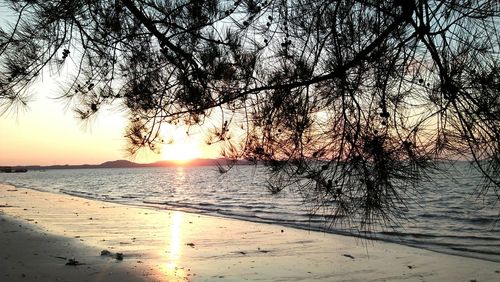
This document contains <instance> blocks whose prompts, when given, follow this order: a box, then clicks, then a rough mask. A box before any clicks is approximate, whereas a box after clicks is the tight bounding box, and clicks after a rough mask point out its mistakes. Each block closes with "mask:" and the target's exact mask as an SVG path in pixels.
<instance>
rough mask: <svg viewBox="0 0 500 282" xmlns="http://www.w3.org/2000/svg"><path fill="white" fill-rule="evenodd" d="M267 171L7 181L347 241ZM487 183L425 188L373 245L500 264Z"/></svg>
mask: <svg viewBox="0 0 500 282" xmlns="http://www.w3.org/2000/svg"><path fill="white" fill-rule="evenodd" d="M266 179H267V176H266V171H265V168H263V167H260V166H235V167H233V169H232V170H230V171H229V172H228V173H226V174H220V173H219V172H218V170H217V168H216V167H192V168H189V167H179V168H131V169H68V170H47V171H29V172H28V173H19V174H7V173H3V174H2V173H0V183H8V184H12V185H15V186H17V187H25V188H33V189H38V190H43V191H50V192H56V193H65V194H70V195H75V196H80V197H86V198H92V199H98V200H104V201H110V202H118V203H125V204H133V205H147V206H151V207H156V208H167V209H177V210H182V211H190V212H197V213H206V214H212V215H219V216H227V217H233V218H239V219H245V220H250V221H256V222H265V223H273V224H280V225H285V226H292V227H297V228H303V229H309V230H324V231H326V232H332V233H342V234H344V233H346V232H348V231H347V230H345V229H342V228H341V227H338V226H330V222H329V221H328V220H327V219H325V217H323V216H322V215H318V214H312V213H311V207H310V206H309V205H307V204H305V203H304V202H303V201H302V198H301V197H300V196H298V195H297V194H296V193H293V192H292V191H283V192H282V193H279V194H277V195H273V194H271V193H270V192H269V190H268V189H267V187H266V185H265V184H266ZM479 181H480V175H479V174H478V173H477V172H475V171H474V170H472V169H470V168H469V167H468V166H467V165H465V164H459V165H458V167H457V169H455V170H451V171H449V172H448V173H446V174H440V175H435V176H434V177H433V180H432V181H431V182H426V183H422V186H421V187H420V191H419V192H420V197H419V198H418V199H416V201H417V203H412V204H410V205H409V207H408V210H407V211H406V213H405V216H406V217H407V219H408V220H407V221H403V222H400V225H394V226H390V227H388V228H386V229H385V230H379V231H376V232H375V234H373V237H375V238H379V239H382V240H386V241H391V242H397V243H401V244H406V245H411V246H416V247H420V248H426V249H431V250H435V251H440V252H445V253H451V254H457V255H462V256H469V257H476V258H481V259H487V260H492V261H497V262H500V222H498V221H499V219H500V214H499V211H500V207H499V205H500V203H497V205H496V206H495V205H494V202H495V197H494V196H493V195H490V196H486V197H480V198H477V197H476V194H474V193H473V191H474V188H475V187H476V186H477V184H478V183H479Z"/></svg>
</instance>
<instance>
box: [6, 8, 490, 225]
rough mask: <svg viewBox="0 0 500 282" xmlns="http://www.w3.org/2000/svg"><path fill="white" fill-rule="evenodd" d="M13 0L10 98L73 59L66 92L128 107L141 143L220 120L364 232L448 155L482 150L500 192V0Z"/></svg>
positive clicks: (396, 209) (215, 134) (241, 144)
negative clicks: (166, 130) (172, 128)
mask: <svg viewBox="0 0 500 282" xmlns="http://www.w3.org/2000/svg"><path fill="white" fill-rule="evenodd" d="M4 2H5V3H7V4H8V5H9V7H11V8H12V9H13V11H15V14H16V16H17V18H16V19H15V20H14V21H13V24H12V25H11V26H10V27H8V28H6V27H4V28H3V29H1V30H0V62H1V70H0V107H1V108H0V110H3V111H5V110H6V109H7V108H10V107H11V106H12V105H13V104H25V103H26V101H27V94H28V92H27V90H28V88H29V86H30V85H31V84H32V83H33V82H34V81H36V79H37V77H38V76H40V74H41V73H42V72H44V70H45V69H47V68H60V67H63V66H68V65H70V66H72V68H74V70H75V72H74V74H75V76H74V79H73V80H71V81H68V84H67V86H66V87H65V88H64V89H63V90H62V94H61V96H63V97H66V98H68V99H73V100H74V101H75V105H76V111H77V113H78V114H79V116H80V117H81V118H82V119H88V118H90V117H92V116H93V115H95V114H96V113H98V112H99V109H100V108H101V107H102V106H103V105H106V104H112V103H121V104H123V105H125V107H126V108H127V109H128V110H129V112H130V125H129V127H128V130H127V133H126V137H127V138H128V140H129V144H130V148H129V151H130V152H131V153H134V152H136V151H137V150H138V149H139V148H143V147H146V148H149V149H151V150H154V151H156V150H158V149H159V148H160V147H161V143H162V142H164V140H162V138H161V136H160V134H159V129H160V127H161V125H162V124H164V123H170V124H177V125H180V124H184V125H202V124H205V125H206V124H207V120H210V124H214V123H215V124H218V126H215V127H214V128H211V136H210V137H208V139H207V142H208V143H215V142H221V143H223V144H224V148H225V150H224V155H225V156H226V157H228V158H232V159H237V158H246V159H250V160H255V161H263V162H264V163H265V164H267V165H269V168H270V170H271V177H270V180H269V187H270V189H271V191H272V192H279V191H280V190H282V189H284V188H285V187H288V186H290V185H294V187H295V188H294V189H298V191H299V192H300V193H302V194H303V195H304V196H305V197H306V199H308V200H310V201H314V202H316V203H317V207H318V209H323V210H327V211H328V212H329V213H331V214H333V215H336V217H334V218H336V219H337V220H344V221H347V222H349V223H352V224H356V225H360V227H361V228H363V229H369V228H370V226H371V225H370V224H371V223H384V222H386V221H387V220H389V221H391V220H397V219H398V218H399V217H400V216H401V210H402V209H404V206H405V203H406V202H407V201H408V200H411V199H414V197H415V195H416V194H418V189H417V188H418V183H419V182H420V181H421V180H423V179H425V178H426V176H427V175H428V173H429V172H431V171H434V170H435V169H436V161H438V160H442V159H449V158H455V159H456V158H461V159H465V160H470V161H474V164H475V167H476V168H477V169H478V170H480V171H481V172H482V173H483V175H484V176H485V179H484V183H483V185H482V186H481V187H479V189H478V192H479V194H480V195H490V196H493V197H496V198H497V199H500V194H499V187H500V98H499V97H500V95H499V90H500V76H499V70H500V67H499V65H500V64H499V51H500V48H499V36H500V33H499V30H498V28H500V25H499V19H500V2H499V1H497V0H443V1H437V0H435V1H433V0H428V1H425V0H415V1H413V0H408V1H405V0H393V1H377V0H354V1H342V0H324V1H311V0H266V1H260V0H246V1H223V0H220V1H216V0H203V1H202V0H178V1H175V0H172V1H159V0H117V1H103V0H101V1H100V0H85V1H84V0H76V1H69V0H67V1H64V0H60V1H37V0H29V1H28V0H27V1H17V0H16V1H12V0H11V1H4ZM220 168H221V171H222V170H223V169H222V167H220ZM224 171H225V170H224ZM368 223H370V224H368Z"/></svg>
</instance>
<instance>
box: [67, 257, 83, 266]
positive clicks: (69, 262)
mask: <svg viewBox="0 0 500 282" xmlns="http://www.w3.org/2000/svg"><path fill="white" fill-rule="evenodd" d="M66 265H72V266H76V265H81V263H80V262H79V261H77V260H76V259H74V258H70V259H69V260H68V262H66Z"/></svg>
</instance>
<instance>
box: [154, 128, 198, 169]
mask: <svg viewBox="0 0 500 282" xmlns="http://www.w3.org/2000/svg"><path fill="white" fill-rule="evenodd" d="M165 137H166V140H167V142H166V144H165V145H164V146H163V148H162V153H161V155H162V159H163V160H169V161H174V162H177V163H186V162H189V161H191V160H193V159H196V158H199V157H200V156H201V154H202V153H201V149H200V147H199V142H198V141H199V140H197V139H196V138H194V137H193V136H188V135H187V134H186V132H184V130H182V128H169V130H168V132H167V133H166V134H165Z"/></svg>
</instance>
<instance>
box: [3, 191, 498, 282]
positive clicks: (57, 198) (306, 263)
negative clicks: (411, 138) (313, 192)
mask: <svg viewBox="0 0 500 282" xmlns="http://www.w3.org/2000/svg"><path fill="white" fill-rule="evenodd" d="M0 249H2V250H6V251H3V252H2V255H1V258H0V261H1V264H0V280H2V279H8V280H7V281H55V280H59V281H109V280H114V279H119V280H118V281H122V280H123V281H240V280H243V279H247V280H260V281H290V280H293V281H310V280H320V281H375V280H382V281H383V280H388V281H395V280H396V281H401V280H404V281H423V280H426V281H427V280H431V281H472V280H476V281H498V280H499V279H500V264H498V263H495V262H490V261H485V260H480V259H473V258H467V257H459V256H453V255H447V254H441V253H436V252H433V251H428V250H423V249H417V248H412V247H408V246H403V245H398V244H394V243H387V242H381V241H365V240H361V241H360V240H359V239H356V238H354V237H348V236H343V235H335V234H330V233H322V232H315V231H306V230H300V229H294V228H289V227H283V226H278V225H270V224H263V223H254V222H248V221H242V220H236V219H230V218H225V217H214V216H208V215H199V214H190V213H186V212H180V211H170V210H155V209H150V208H147V207H135V206H128V205H121V204H115V203H109V202H101V201H97V200H90V199H86V198H78V197H74V196H69V195H64V194H53V193H49V192H41V191H38V190H32V189H26V188H15V187H13V186H9V185H3V184H0ZM102 251H108V252H109V254H108V253H105V255H103V256H101V252H102ZM117 253H122V254H123V260H119V259H117V256H116V254H117ZM70 258H73V259H74V260H77V261H78V263H79V264H80V265H66V263H68V261H69V259H70ZM33 266H36V267H33ZM23 275H24V276H23ZM35 277H36V279H35ZM31 278H33V279H31ZM55 278H57V279H55Z"/></svg>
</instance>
